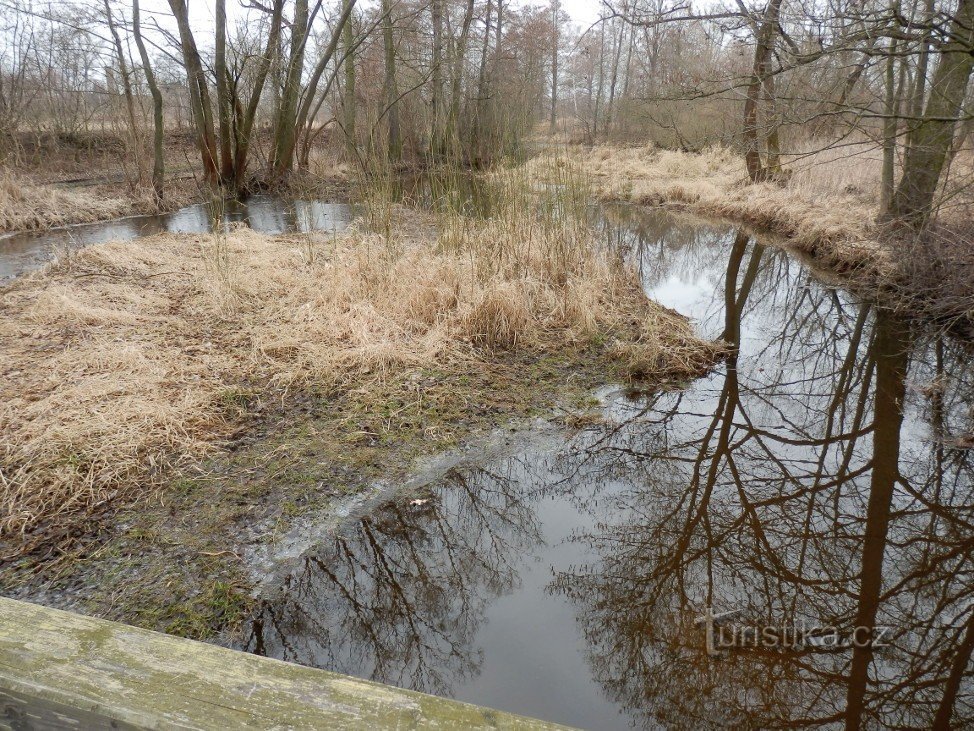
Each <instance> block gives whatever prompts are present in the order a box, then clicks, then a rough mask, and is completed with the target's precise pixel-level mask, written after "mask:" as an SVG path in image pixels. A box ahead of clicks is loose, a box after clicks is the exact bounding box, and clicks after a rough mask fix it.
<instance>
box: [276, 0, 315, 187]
mask: <svg viewBox="0 0 974 731" xmlns="http://www.w3.org/2000/svg"><path fill="white" fill-rule="evenodd" d="M307 40H308V0H296V2H295V4H294V21H293V22H292V23H291V50H290V53H289V55H288V65H287V72H286V73H285V76H284V88H283V90H282V92H281V105H280V108H279V109H278V112H277V121H276V123H275V125H274V147H273V149H272V151H271V159H270V168H271V177H272V178H274V179H281V178H283V177H285V176H286V175H287V174H288V173H289V172H290V171H291V167H292V165H293V161H294V143H295V135H296V134H297V130H296V129H295V123H296V122H297V116H298V99H299V97H300V94H301V75H302V72H303V71H304V51H305V48H306V46H307Z"/></svg>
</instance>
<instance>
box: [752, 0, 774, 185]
mask: <svg viewBox="0 0 974 731" xmlns="http://www.w3.org/2000/svg"><path fill="white" fill-rule="evenodd" d="M780 11H781V0H769V2H768V7H767V9H766V10H765V11H764V19H763V20H762V21H761V25H760V26H759V27H758V29H757V31H756V33H755V45H754V67H753V70H752V72H751V80H750V83H749V84H748V86H747V96H746V98H745V100H744V148H745V152H744V162H745V164H746V165H747V174H748V177H749V178H750V179H751V182H752V183H756V182H759V181H761V180H764V179H766V178H767V171H766V170H765V168H764V165H763V164H762V162H761V147H760V142H759V138H758V104H759V103H760V100H761V90H762V88H765V84H766V82H767V78H768V66H769V64H770V61H771V51H772V49H773V47H774V30H775V27H776V26H777V24H778V15H779V14H780Z"/></svg>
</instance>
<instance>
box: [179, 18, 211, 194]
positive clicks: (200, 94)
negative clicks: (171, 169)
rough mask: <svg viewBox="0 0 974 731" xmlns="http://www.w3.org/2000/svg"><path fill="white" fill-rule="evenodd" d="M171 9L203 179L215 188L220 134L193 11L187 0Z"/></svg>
mask: <svg viewBox="0 0 974 731" xmlns="http://www.w3.org/2000/svg"><path fill="white" fill-rule="evenodd" d="M169 7H170V8H171V9H172V13H173V16H174V17H175V18H176V26H177V28H178V29H179V43H180V46H181V48H182V52H183V63H184V65H185V66H186V80H187V82H188V85H189V99H190V108H191V110H192V113H193V121H194V123H195V125H196V140H197V145H198V146H199V150H200V157H201V158H202V160H203V177H204V179H205V180H206V182H207V183H209V184H210V185H211V186H212V185H216V184H217V167H216V165H217V155H216V135H215V134H214V132H213V110H212V108H211V106H210V92H209V89H208V87H207V85H206V76H205V74H204V73H203V64H202V62H201V61H200V54H199V51H198V50H197V48H196V40H195V39H194V38H193V31H192V29H191V28H190V26H189V11H188V9H187V7H186V2H185V0H169Z"/></svg>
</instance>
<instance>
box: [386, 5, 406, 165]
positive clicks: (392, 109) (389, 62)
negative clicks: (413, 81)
mask: <svg viewBox="0 0 974 731" xmlns="http://www.w3.org/2000/svg"><path fill="white" fill-rule="evenodd" d="M382 13H383V20H382V45H383V49H384V51H385V95H384V96H385V103H386V111H385V113H386V115H387V121H388V132H389V139H388V145H389V146H388V150H389V162H392V163H396V162H399V161H400V160H401V159H402V137H401V134H400V131H399V88H398V86H397V84H396V47H395V44H394V43H393V37H392V6H391V3H390V0H382Z"/></svg>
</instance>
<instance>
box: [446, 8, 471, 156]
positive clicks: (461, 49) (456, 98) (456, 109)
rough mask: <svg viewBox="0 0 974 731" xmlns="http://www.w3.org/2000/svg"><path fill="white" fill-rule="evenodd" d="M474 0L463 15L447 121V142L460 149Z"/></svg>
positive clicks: (454, 63)
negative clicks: (461, 96) (461, 94)
mask: <svg viewBox="0 0 974 731" xmlns="http://www.w3.org/2000/svg"><path fill="white" fill-rule="evenodd" d="M473 5H474V0H467V7H466V10H465V11H464V14H463V23H462V25H461V26H460V39H459V40H458V41H457V46H456V49H455V51H456V53H455V58H454V62H453V78H452V79H451V83H450V114H449V117H448V119H447V135H446V137H447V142H448V144H450V145H453V146H455V147H456V148H458V151H459V147H460V143H459V136H458V135H457V124H458V123H459V119H460V93H461V84H462V82H463V69H464V65H465V61H466V57H467V41H468V39H469V37H470V24H471V23H472V22H473Z"/></svg>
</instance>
